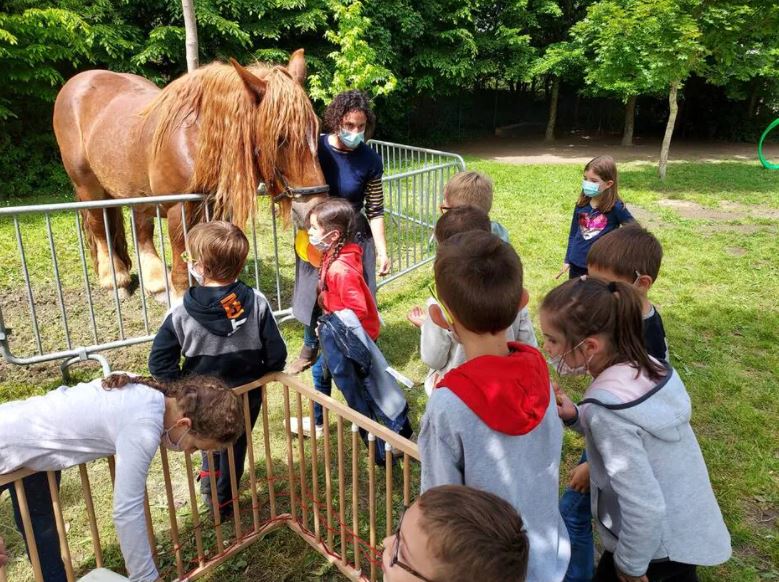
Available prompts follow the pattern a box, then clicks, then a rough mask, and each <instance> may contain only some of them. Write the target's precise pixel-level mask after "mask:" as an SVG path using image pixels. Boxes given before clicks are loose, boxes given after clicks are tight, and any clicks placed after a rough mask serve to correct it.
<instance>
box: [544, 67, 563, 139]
mask: <svg viewBox="0 0 779 582" xmlns="http://www.w3.org/2000/svg"><path fill="white" fill-rule="evenodd" d="M559 97H560V78H559V77H555V78H554V81H552V98H551V100H550V101H549V120H548V121H547V122H546V134H545V135H544V141H545V142H547V143H551V142H553V141H554V126H555V124H556V123H557V99H558V98H559Z"/></svg>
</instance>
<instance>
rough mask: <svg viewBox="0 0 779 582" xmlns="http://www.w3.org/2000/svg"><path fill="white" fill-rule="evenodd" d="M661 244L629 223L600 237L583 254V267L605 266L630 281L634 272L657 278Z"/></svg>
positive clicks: (634, 276) (653, 278) (660, 260)
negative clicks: (585, 263) (584, 258)
mask: <svg viewBox="0 0 779 582" xmlns="http://www.w3.org/2000/svg"><path fill="white" fill-rule="evenodd" d="M662 260H663V247H662V245H661V244H660V241H659V240H657V237H655V235H653V234H652V233H651V232H649V231H648V230H647V229H645V228H644V227H642V226H640V225H639V224H636V223H632V224H627V225H625V226H623V227H622V228H618V229H617V230H614V231H612V232H610V233H608V234H607V235H604V236H602V237H601V238H599V239H598V240H597V241H595V244H593V245H592V247H591V248H590V252H589V253H588V254H587V266H594V267H600V268H602V269H608V270H609V271H611V272H612V273H614V274H615V275H619V276H620V277H624V278H625V279H626V280H630V281H633V280H634V279H635V278H636V272H638V273H639V274H641V275H649V276H650V277H652V281H655V280H657V275H658V274H659V273H660V263H661V262H662Z"/></svg>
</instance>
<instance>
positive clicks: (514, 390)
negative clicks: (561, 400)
mask: <svg viewBox="0 0 779 582" xmlns="http://www.w3.org/2000/svg"><path fill="white" fill-rule="evenodd" d="M508 346H509V350H511V353H510V354H509V355H508V356H481V357H478V358H476V359H474V360H470V361H468V362H466V363H464V364H463V365H462V366H459V367H457V368H455V369H454V370H452V371H450V372H449V373H448V374H446V375H445V376H444V377H443V378H442V379H441V381H440V382H439V383H438V386H437V387H446V388H449V390H451V391H452V392H454V393H455V394H456V395H457V396H458V398H460V400H462V401H463V402H464V403H465V405H466V406H467V407H468V408H470V409H471V410H472V411H473V412H474V413H475V414H476V415H477V416H478V417H479V418H481V419H482V421H484V423H485V424H486V425H487V426H489V427H490V428H491V429H493V430H496V431H498V432H502V433H503V434H508V435H514V436H516V435H522V434H527V433H529V432H530V431H531V430H533V429H534V428H535V427H537V426H538V425H539V424H540V423H541V420H542V419H543V418H544V415H545V414H546V410H547V408H548V407H549V398H550V387H549V386H550V385H549V369H548V368H547V365H546V360H544V357H543V356H542V355H541V352H539V351H538V350H537V349H536V348H533V347H531V346H528V345H525V344H521V343H518V342H509V343H508Z"/></svg>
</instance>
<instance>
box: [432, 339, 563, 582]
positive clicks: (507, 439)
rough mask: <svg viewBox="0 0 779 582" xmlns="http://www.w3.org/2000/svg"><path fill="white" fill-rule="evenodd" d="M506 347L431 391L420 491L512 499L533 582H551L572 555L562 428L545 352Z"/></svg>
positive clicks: (469, 363) (471, 362) (468, 364)
mask: <svg viewBox="0 0 779 582" xmlns="http://www.w3.org/2000/svg"><path fill="white" fill-rule="evenodd" d="M508 347H509V355H508V356H481V357H479V358H475V359H473V360H469V361H467V362H466V363H464V364H463V365H462V366H459V367H457V368H455V369H454V370H452V371H451V372H449V373H448V374H446V375H445V376H444V377H443V379H442V380H441V381H440V382H439V384H438V386H437V387H436V389H435V390H433V395H432V396H431V397H430V400H428V402H427V407H426V409H425V415H424V417H423V418H422V426H421V428H420V433H419V452H420V454H421V457H422V491H423V492H424V491H425V490H427V489H429V488H431V487H435V486H438V485H445V484H461V485H468V486H470V487H475V488H477V489H482V490H484V491H489V492H491V493H494V494H495V495H498V496H499V497H502V498H503V499H505V500H506V501H508V502H509V503H511V504H512V505H513V506H514V508H515V509H516V510H517V511H518V512H519V513H520V515H521V516H522V519H523V521H524V522H525V527H526V529H527V534H528V538H529V540H530V559H529V562H528V572H527V580H528V582H534V581H535V582H554V581H557V580H562V579H563V577H564V576H565V571H566V569H567V567H568V560H569V558H570V544H569V542H568V533H567V531H566V528H565V524H564V523H563V520H562V518H561V517H560V512H559V510H558V501H557V500H558V493H559V470H560V454H561V450H562V443H563V428H562V424H561V423H560V420H559V418H558V416H557V406H556V403H555V398H554V394H553V393H552V388H551V384H550V382H549V370H548V368H547V364H546V361H545V360H544V357H543V356H542V355H541V352H539V351H538V350H537V349H535V348H533V347H530V346H527V345H525V344H520V343H515V342H509V344H508Z"/></svg>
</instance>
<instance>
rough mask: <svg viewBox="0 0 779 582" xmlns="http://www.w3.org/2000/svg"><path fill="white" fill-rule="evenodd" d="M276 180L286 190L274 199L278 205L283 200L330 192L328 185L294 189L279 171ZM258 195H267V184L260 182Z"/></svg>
mask: <svg viewBox="0 0 779 582" xmlns="http://www.w3.org/2000/svg"><path fill="white" fill-rule="evenodd" d="M276 179H277V180H278V181H279V182H281V184H282V186H284V189H283V190H282V191H281V192H279V193H278V194H276V195H275V196H274V197H273V202H274V203H277V202H279V201H281V200H282V199H283V198H289V199H291V200H300V199H301V198H305V197H306V196H314V195H315V194H327V193H328V192H329V191H330V186H328V185H327V184H320V185H319V186H305V187H303V188H293V187H292V186H290V185H289V182H287V179H286V178H285V177H284V174H282V173H281V172H279V171H276ZM257 193H259V194H267V193H268V186H267V185H266V184H265V182H260V184H259V186H257Z"/></svg>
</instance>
